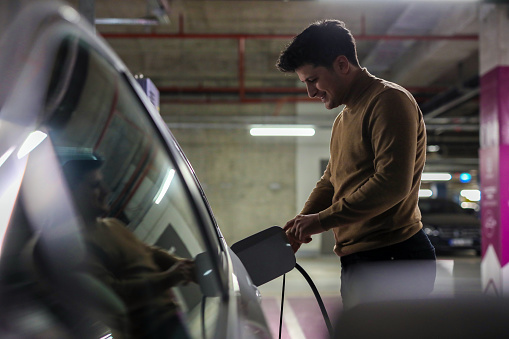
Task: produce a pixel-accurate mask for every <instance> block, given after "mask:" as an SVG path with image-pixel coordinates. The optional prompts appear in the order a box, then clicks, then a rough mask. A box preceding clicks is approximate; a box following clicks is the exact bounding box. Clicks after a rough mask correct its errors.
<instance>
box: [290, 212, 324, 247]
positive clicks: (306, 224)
mask: <svg viewBox="0 0 509 339" xmlns="http://www.w3.org/2000/svg"><path fill="white" fill-rule="evenodd" d="M283 229H284V230H285V231H286V235H287V237H288V240H289V241H290V244H291V245H292V249H293V251H294V252H297V250H298V249H299V247H300V245H301V244H302V243H308V242H310V241H311V240H312V239H311V236H312V235H313V234H318V233H322V232H323V231H324V229H323V228H322V225H321V224H320V218H319V216H318V213H315V214H308V215H303V214H299V215H298V216H296V217H295V218H293V219H292V220H290V221H288V222H287V223H286V225H285V227H283Z"/></svg>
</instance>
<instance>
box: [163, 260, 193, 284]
mask: <svg viewBox="0 0 509 339" xmlns="http://www.w3.org/2000/svg"><path fill="white" fill-rule="evenodd" d="M194 266H195V264H194V261H192V260H190V259H182V260H179V261H177V262H176V263H175V264H174V265H173V266H172V267H170V269H168V270H167V271H166V272H165V273H166V274H167V277H168V278H169V279H168V280H169V285H170V286H175V285H178V284H184V285H187V284H188V283H190V282H196V277H195V276H194Z"/></svg>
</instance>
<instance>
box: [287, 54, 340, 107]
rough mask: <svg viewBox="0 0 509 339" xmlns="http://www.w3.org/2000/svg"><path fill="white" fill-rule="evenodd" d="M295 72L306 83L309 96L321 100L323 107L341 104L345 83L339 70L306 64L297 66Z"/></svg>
mask: <svg viewBox="0 0 509 339" xmlns="http://www.w3.org/2000/svg"><path fill="white" fill-rule="evenodd" d="M295 73H297V75H298V76H299V79H300V81H302V82H303V83H305V84H306V87H307V91H308V95H309V97H310V98H318V99H320V100H322V102H323V103H324V105H325V108H327V109H333V108H336V107H338V106H339V105H341V104H343V98H344V96H345V93H346V83H345V78H344V76H343V74H341V73H340V72H337V71H335V69H328V68H327V67H323V66H317V67H315V66H313V65H309V64H307V65H304V66H301V67H299V68H297V69H296V70H295Z"/></svg>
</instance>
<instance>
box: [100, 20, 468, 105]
mask: <svg viewBox="0 0 509 339" xmlns="http://www.w3.org/2000/svg"><path fill="white" fill-rule="evenodd" d="M364 25H365V19H363V23H362V30H361V34H360V35H357V36H356V37H355V39H356V40H358V41H360V40H420V41H423V40H424V41H430V40H458V41H463V40H478V36H477V35H451V36H438V35H427V36H423V35H404V36H403V35H367V34H365V27H364ZM101 35H102V36H103V38H105V39H236V40H238V47H237V49H238V75H237V76H238V88H232V89H230V88H203V87H196V88H178V87H160V88H158V89H159V91H160V93H161V95H168V94H180V93H187V94H188V93H201V94H211V95H215V94H218V93H233V92H231V91H234V92H236V93H237V94H238V96H239V97H238V99H237V100H211V99H210V98H206V99H205V100H202V101H200V102H199V103H205V104H210V103H266V102H276V103H279V104H284V103H285V102H308V101H314V100H315V99H311V98H307V97H304V96H303V97H302V98H301V97H284V98H251V99H250V98H246V95H247V93H260V94H269V93H270V94H287V93H288V92H290V93H300V92H302V93H303V95H304V94H305V93H306V92H305V90H304V89H300V88H294V89H288V88H256V89H249V88H247V87H246V86H245V44H246V40H247V39H284V40H291V39H293V38H294V36H295V35H293V34H292V35H289V34H221V33H219V34H217V33H185V32H184V17H183V15H182V14H180V15H179V23H178V32H177V33H154V32H152V33H108V32H105V33H102V34H101ZM407 89H408V90H409V91H410V92H412V93H413V94H414V96H416V98H417V99H418V102H421V101H423V100H424V98H423V99H419V98H418V95H417V93H423V92H425V93H431V92H434V93H436V92H437V89H436V88H420V89H417V88H413V89H414V90H412V89H410V88H407ZM161 103H175V104H187V103H190V104H191V103H192V104H196V103H197V101H196V100H182V99H162V100H161Z"/></svg>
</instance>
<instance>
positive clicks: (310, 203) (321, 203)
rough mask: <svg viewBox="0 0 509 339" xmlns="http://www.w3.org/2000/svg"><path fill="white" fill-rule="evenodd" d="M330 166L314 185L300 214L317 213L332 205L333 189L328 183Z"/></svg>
mask: <svg viewBox="0 0 509 339" xmlns="http://www.w3.org/2000/svg"><path fill="white" fill-rule="evenodd" d="M329 166H330V164H327V168H326V169H325V172H324V173H323V175H322V177H321V178H320V180H319V181H318V182H317V183H316V186H315V188H314V189H313V191H312V192H311V194H310V195H309V198H308V200H307V201H306V203H305V204H304V208H303V209H302V211H301V212H300V213H301V214H313V213H318V212H321V211H323V210H325V209H326V208H328V207H330V206H331V204H332V197H333V196H334V187H333V186H332V184H331V182H330V175H331V174H330V167H329Z"/></svg>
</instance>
